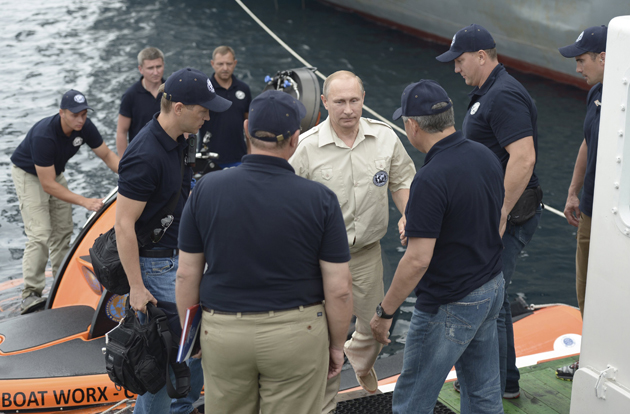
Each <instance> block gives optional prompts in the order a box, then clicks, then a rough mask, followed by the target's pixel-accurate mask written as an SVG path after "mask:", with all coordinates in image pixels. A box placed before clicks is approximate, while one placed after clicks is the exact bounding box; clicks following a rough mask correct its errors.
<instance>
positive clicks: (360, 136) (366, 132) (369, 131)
mask: <svg viewBox="0 0 630 414" xmlns="http://www.w3.org/2000/svg"><path fill="white" fill-rule="evenodd" d="M376 134H377V131H376V130H375V129H374V128H373V127H372V125H371V124H370V123H369V122H367V121H365V119H364V118H360V119H359V132H358V133H357V138H356V139H355V141H354V147H356V146H357V145H359V144H360V143H361V142H362V141H364V140H365V139H366V138H368V137H372V138H373V137H376ZM328 144H335V145H336V146H338V147H340V148H348V146H347V145H346V144H345V143H344V142H343V141H342V140H341V138H339V136H338V135H337V133H336V132H335V130H334V129H333V127H332V123H331V122H330V116H329V117H328V118H326V120H325V121H324V122H322V123H321V126H320V127H319V147H320V148H321V147H323V146H324V145H328Z"/></svg>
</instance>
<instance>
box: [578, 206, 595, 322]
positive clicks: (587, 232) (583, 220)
mask: <svg viewBox="0 0 630 414" xmlns="http://www.w3.org/2000/svg"><path fill="white" fill-rule="evenodd" d="M590 244H591V218H590V217H589V216H587V215H586V214H584V213H581V214H580V223H579V224H578V231H577V250H576V252H575V290H576V292H577V300H578V306H579V307H580V312H581V313H582V318H584V297H585V296H586V272H587V270H588V251H589V247H590Z"/></svg>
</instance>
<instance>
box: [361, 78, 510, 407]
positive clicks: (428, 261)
mask: <svg viewBox="0 0 630 414" xmlns="http://www.w3.org/2000/svg"><path fill="white" fill-rule="evenodd" d="M401 104H402V105H401V108H399V109H397V110H396V112H394V116H393V118H394V119H395V120H396V119H398V118H400V117H401V116H402V117H403V121H404V124H405V131H406V132H407V137H408V138H409V142H410V143H411V145H413V146H414V147H415V148H416V149H418V150H419V151H421V152H423V153H426V154H427V155H426V157H425V160H424V165H423V166H422V168H420V169H419V170H418V172H417V173H416V176H415V177H414V179H413V183H412V184H411V189H410V194H409V202H408V203H407V208H406V210H405V216H406V217H407V223H406V225H405V237H406V243H407V250H406V251H405V255H404V256H403V258H402V259H401V260H400V263H399V264H398V268H397V269H396V273H395V274H394V279H393V281H392V284H391V286H390V288H389V290H388V292H387V294H386V295H385V298H384V299H383V302H382V303H381V304H380V305H379V306H378V307H377V308H376V314H375V315H374V317H373V318H372V321H371V323H370V325H371V327H372V334H373V335H374V338H375V339H376V340H378V341H379V342H380V343H382V344H384V345H387V344H389V343H390V342H391V341H390V340H389V338H388V337H389V334H388V331H389V328H390V326H391V323H392V319H391V317H392V316H393V315H394V313H395V312H396V310H397V309H398V307H399V306H400V305H401V304H402V303H403V302H404V301H405V300H406V299H407V297H408V296H409V294H410V293H411V292H412V291H415V294H416V297H417V299H416V306H415V309H414V311H413V316H412V318H411V324H410V326H409V332H408V333H407V341H406V343H405V354H404V359H403V368H402V372H401V374H400V378H399V379H398V382H397V383H396V389H395V390H394V398H393V404H392V410H393V412H394V413H395V414H430V413H433V410H434V406H435V403H436V401H437V398H438V395H439V393H440V390H441V389H442V385H443V384H444V380H445V379H446V377H447V375H448V373H449V371H450V370H451V368H452V367H453V365H455V368H456V370H457V377H458V378H459V381H460V386H461V392H462V398H461V412H462V413H484V414H496V413H503V405H502V402H501V386H500V382H499V342H498V340H497V324H496V320H497V317H498V315H499V310H500V309H501V305H502V304H503V296H504V293H503V286H504V280H503V275H502V273H501V254H502V250H503V245H502V243H501V236H500V234H499V221H500V217H501V206H502V204H503V194H504V190H503V170H502V168H501V164H500V163H499V161H498V160H497V158H496V157H495V156H494V154H493V153H492V152H491V151H490V150H489V149H488V148H486V147H485V146H483V145H481V144H479V143H477V142H473V141H470V140H468V139H466V138H465V137H464V136H463V134H462V133H461V132H458V131H456V130H455V128H454V125H455V116H454V113H453V107H452V106H453V104H452V102H451V100H450V99H449V97H448V95H447V94H446V91H445V90H444V89H442V87H441V86H440V85H438V83H437V82H435V81H431V80H421V81H420V82H417V83H414V84H411V85H409V86H407V88H405V91H404V92H403V94H402V97H401Z"/></svg>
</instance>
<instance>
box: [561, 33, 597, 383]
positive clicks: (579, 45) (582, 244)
mask: <svg viewBox="0 0 630 414" xmlns="http://www.w3.org/2000/svg"><path fill="white" fill-rule="evenodd" d="M607 33H608V28H607V27H606V26H594V27H589V28H588V29H586V30H584V31H583V32H582V33H580V35H579V36H578V38H577V40H576V41H575V43H573V44H572V45H569V46H565V47H561V48H560V49H558V50H559V51H560V53H561V54H562V56H564V57H566V58H575V62H576V68H575V71H576V72H577V73H579V74H581V75H582V76H583V77H584V80H585V81H586V83H587V84H588V85H589V86H591V90H590V91H589V93H588V96H587V98H586V118H585V119H584V139H583V140H582V145H581V146H580V150H579V152H578V156H577V159H576V160H575V168H574V169H573V177H572V178H571V185H570V186H569V195H568V196H567V203H566V205H565V206H564V215H565V216H566V218H567V221H568V222H569V224H570V225H572V226H575V227H577V229H578V230H577V250H576V254H575V286H576V292H577V299H578V306H579V307H580V312H581V313H582V317H583V316H584V296H585V293H586V272H587V269H588V251H589V245H590V240H591V217H592V215H593V194H594V193H595V166H596V162H597V142H598V138H599V116H600V110H601V106H602V88H603V82H604V64H605V61H606V35H607ZM580 189H582V197H581V199H580V198H578V193H579V192H580ZM578 367H579V362H575V363H573V364H571V365H567V366H564V367H562V368H559V369H558V370H557V371H556V375H557V377H558V378H560V379H565V380H573V374H574V373H575V371H577V370H578Z"/></svg>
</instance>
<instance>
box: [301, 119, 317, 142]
mask: <svg viewBox="0 0 630 414" xmlns="http://www.w3.org/2000/svg"><path fill="white" fill-rule="evenodd" d="M320 125H321V124H319V125H316V126H314V127H313V128H311V129H309V130H308V131H306V132H303V133H302V134H300V140H299V141H298V144H299V143H300V142H302V141H304V140H305V139H306V138H308V137H310V136H311V135H313V134H314V133H316V132H318V131H319V126H320Z"/></svg>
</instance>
